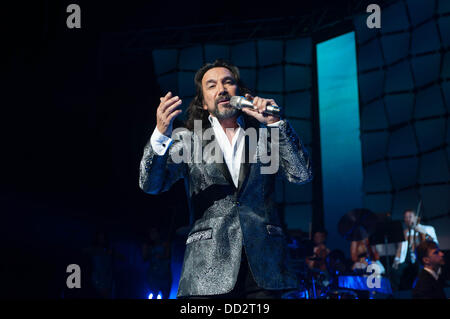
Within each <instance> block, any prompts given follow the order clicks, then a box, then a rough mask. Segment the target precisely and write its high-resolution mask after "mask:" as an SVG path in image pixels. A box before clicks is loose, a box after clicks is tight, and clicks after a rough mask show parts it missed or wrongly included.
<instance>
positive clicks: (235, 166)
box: [150, 115, 280, 187]
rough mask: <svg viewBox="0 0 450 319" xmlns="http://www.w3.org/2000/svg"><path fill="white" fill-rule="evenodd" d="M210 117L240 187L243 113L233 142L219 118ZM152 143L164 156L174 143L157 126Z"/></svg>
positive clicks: (155, 149) (269, 125)
mask: <svg viewBox="0 0 450 319" xmlns="http://www.w3.org/2000/svg"><path fill="white" fill-rule="evenodd" d="M208 119H209V121H210V123H211V127H212V129H213V130H214V135H215V137H216V139H217V142H218V143H219V147H220V149H221V150H222V153H223V156H224V159H225V163H226V164H227V167H228V170H229V171H230V175H231V177H232V179H233V183H234V185H235V186H236V187H238V181H239V172H240V169H241V159H242V153H243V149H244V144H245V143H244V141H245V138H244V136H245V131H244V130H245V126H244V119H243V117H242V115H240V116H239V117H238V118H237V124H238V127H237V128H236V131H235V133H234V136H233V139H232V140H231V142H230V141H229V139H228V137H227V135H226V134H225V131H224V129H223V127H222V125H220V122H219V120H218V119H217V118H216V117H215V116H212V115H209V116H208ZM279 125H280V121H278V122H275V123H272V124H268V125H267V126H268V127H278V126H279ZM150 143H151V145H152V148H153V150H154V151H155V153H156V154H158V155H160V156H162V155H164V154H165V153H166V151H167V149H168V148H169V146H170V144H171V143H172V139H171V138H170V137H168V136H166V135H164V134H161V132H159V130H158V129H157V128H156V127H155V130H154V131H153V134H152V136H151V138H150Z"/></svg>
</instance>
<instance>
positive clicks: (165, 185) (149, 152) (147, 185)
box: [139, 130, 190, 194]
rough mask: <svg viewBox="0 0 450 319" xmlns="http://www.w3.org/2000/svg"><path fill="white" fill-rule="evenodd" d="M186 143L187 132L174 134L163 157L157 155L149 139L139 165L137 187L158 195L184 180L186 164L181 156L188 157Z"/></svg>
mask: <svg viewBox="0 0 450 319" xmlns="http://www.w3.org/2000/svg"><path fill="white" fill-rule="evenodd" d="M188 143H190V132H189V131H188V130H182V131H178V132H176V133H175V132H174V133H173V134H172V142H171V144H170V146H169V148H168V149H167V150H166V152H165V153H164V154H163V155H158V154H157V153H156V152H155V150H154V149H153V148H152V143H151V139H149V141H148V142H147V144H146V145H145V147H144V153H143V155H142V159H141V163H140V169H139V187H140V188H141V189H142V190H143V191H144V192H146V193H149V194H159V193H161V192H165V191H168V190H169V189H170V187H171V186H172V185H173V184H174V183H175V182H177V181H178V180H179V179H181V178H184V177H185V176H186V175H187V162H186V160H183V154H184V155H185V156H186V155H188V156H189V152H188V150H189V149H190V148H188V146H189V144H188Z"/></svg>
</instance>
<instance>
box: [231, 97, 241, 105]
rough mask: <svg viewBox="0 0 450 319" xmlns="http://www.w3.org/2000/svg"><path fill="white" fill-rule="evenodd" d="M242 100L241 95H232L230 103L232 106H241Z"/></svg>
mask: <svg viewBox="0 0 450 319" xmlns="http://www.w3.org/2000/svg"><path fill="white" fill-rule="evenodd" d="M240 100H241V97H240V96H232V97H231V98H230V105H231V106H232V107H239V106H240V104H241V103H240Z"/></svg>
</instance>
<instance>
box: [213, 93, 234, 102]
mask: <svg viewBox="0 0 450 319" xmlns="http://www.w3.org/2000/svg"><path fill="white" fill-rule="evenodd" d="M230 99H231V95H229V94H226V95H223V96H221V97H219V98H218V99H217V100H216V104H219V103H220V102H223V101H229V100H230Z"/></svg>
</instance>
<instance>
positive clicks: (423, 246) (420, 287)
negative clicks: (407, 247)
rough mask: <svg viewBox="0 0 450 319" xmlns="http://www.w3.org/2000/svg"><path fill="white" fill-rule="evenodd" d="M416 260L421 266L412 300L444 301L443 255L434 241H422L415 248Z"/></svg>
mask: <svg viewBox="0 0 450 319" xmlns="http://www.w3.org/2000/svg"><path fill="white" fill-rule="evenodd" d="M416 252H417V260H418V261H419V262H420V263H421V264H422V265H423V269H422V271H421V272H420V273H419V278H418V280H417V283H416V286H415V287H414V289H413V298H416V299H445V298H447V296H446V295H445V291H444V280H443V277H442V276H441V267H442V266H443V265H444V264H445V260H444V253H443V252H442V251H440V250H439V246H438V245H437V244H436V243H435V242H434V241H429V240H426V241H423V242H421V243H420V244H419V246H418V247H417V250H416Z"/></svg>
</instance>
